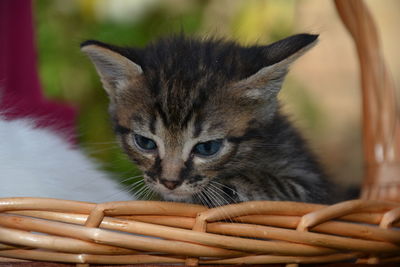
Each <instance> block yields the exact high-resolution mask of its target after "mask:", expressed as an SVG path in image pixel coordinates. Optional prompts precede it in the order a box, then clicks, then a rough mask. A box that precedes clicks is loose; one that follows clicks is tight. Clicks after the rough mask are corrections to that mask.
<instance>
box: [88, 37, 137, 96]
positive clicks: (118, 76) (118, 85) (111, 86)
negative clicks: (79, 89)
mask: <svg viewBox="0 0 400 267" xmlns="http://www.w3.org/2000/svg"><path fill="white" fill-rule="evenodd" d="M113 48H116V47H113V46H110V45H107V44H103V43H101V42H98V41H86V42H84V43H82V44H81V51H82V52H84V53H85V54H86V55H88V56H89V58H90V60H91V61H92V62H93V64H94V65H95V67H96V70H97V73H98V74H99V75H100V78H101V82H102V83H103V87H104V89H105V90H106V91H107V93H108V95H109V97H110V98H112V99H113V98H115V96H116V95H117V94H118V93H119V92H120V91H122V90H124V89H125V88H126V87H127V86H128V85H129V84H131V83H134V82H135V81H136V80H137V79H138V78H139V77H140V76H142V75H143V70H142V68H141V67H140V66H139V65H138V64H136V63H134V62H133V61H131V60H130V59H128V58H127V57H125V56H123V55H121V54H120V53H118V52H116V51H114V50H113Z"/></svg>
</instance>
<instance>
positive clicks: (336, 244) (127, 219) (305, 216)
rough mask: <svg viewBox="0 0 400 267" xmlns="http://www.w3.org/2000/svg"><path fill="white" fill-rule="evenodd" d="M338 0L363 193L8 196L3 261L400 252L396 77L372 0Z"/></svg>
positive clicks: (188, 260)
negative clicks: (197, 199) (350, 44)
mask: <svg viewBox="0 0 400 267" xmlns="http://www.w3.org/2000/svg"><path fill="white" fill-rule="evenodd" d="M335 4H336V7H337V9H338V12H339V14H340V16H341V17H342V20H343V21H344V23H345V25H346V26H347V28H348V29H349V31H350V33H351V34H352V36H353V38H354V39H355V43H356V45H357V51H358V54H359V58H360V66H361V74H362V75H361V80H362V89H363V114H364V116H363V118H364V119H363V136H364V154H365V162H366V179H365V182H364V185H363V196H362V197H363V200H352V201H348V202H343V203H339V204H335V205H332V206H324V205H316V204H307V203H298V202H269V201H257V202H246V203H240V204H233V205H227V206H223V207H217V208H213V209H208V208H206V207H203V206H198V205H190V204H182V203H169V202H154V201H130V202H109V203H102V204H94V203H85V202H75V201H68V200H58V199H43V198H7V199H0V257H2V258H0V264H1V262H9V263H10V262H12V261H21V260H30V261H31V260H35V261H42V262H45V261H47V262H63V263H76V264H77V265H80V266H87V265H88V264H140V263H141V264H144V263H146V264H148V263H162V264H186V265H193V266H195V265H198V264H208V265H210V264H268V263H283V264H297V263H328V262H343V261H345V262H357V263H385V262H400V230H399V227H400V123H399V118H398V117H396V116H397V115H398V113H397V107H396V102H395V97H394V92H395V91H394V86H393V83H392V82H391V80H390V77H389V75H388V72H387V70H386V68H385V64H384V61H383V58H382V56H381V52H380V51H381V49H380V46H379V42H378V35H377V31H376V29H375V27H374V23H373V21H372V18H371V16H370V14H369V12H368V10H367V8H366V7H365V5H363V3H362V1H361V0H335ZM378 146H379V147H380V151H381V152H382V153H381V154H380V155H379V157H378V155H376V154H375V153H376V152H375V151H376V147H378ZM371 199H374V200H371ZM384 200H386V201H384ZM388 200H389V201H397V202H389V201H388Z"/></svg>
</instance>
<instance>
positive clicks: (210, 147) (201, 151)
mask: <svg viewBox="0 0 400 267" xmlns="http://www.w3.org/2000/svg"><path fill="white" fill-rule="evenodd" d="M221 147H222V139H218V140H211V141H208V142H204V143H198V144H197V145H195V146H194V148H193V153H194V154H196V155H199V156H203V157H208V156H212V155H214V154H216V153H217V152H218V151H219V150H220V149H221Z"/></svg>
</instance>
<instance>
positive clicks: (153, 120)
mask: <svg viewBox="0 0 400 267" xmlns="http://www.w3.org/2000/svg"><path fill="white" fill-rule="evenodd" d="M156 120H157V117H156V115H155V114H154V113H153V114H152V115H151V119H150V124H149V129H150V132H151V133H152V134H154V135H156Z"/></svg>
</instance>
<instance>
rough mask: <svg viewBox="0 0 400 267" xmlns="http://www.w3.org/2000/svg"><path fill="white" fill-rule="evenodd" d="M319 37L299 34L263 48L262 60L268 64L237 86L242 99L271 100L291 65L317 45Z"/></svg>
mask: <svg viewBox="0 0 400 267" xmlns="http://www.w3.org/2000/svg"><path fill="white" fill-rule="evenodd" d="M317 38H318V35H311V34H298V35H293V36H290V37H288V38H286V39H283V40H280V41H278V42H275V43H273V44H270V45H268V46H265V47H262V48H261V54H262V55H261V56H260V57H261V59H260V60H265V61H266V63H267V64H268V65H267V66H266V67H263V68H261V69H260V70H259V71H258V72H256V73H255V74H253V75H251V76H250V77H247V78H245V79H243V80H241V81H239V82H237V83H236V84H235V88H237V89H238V90H239V92H240V93H239V94H240V95H241V97H245V98H247V99H253V100H269V99H271V98H272V97H274V96H276V95H277V94H278V92H279V90H280V88H281V85H282V82H283V79H284V77H285V75H286V73H287V71H288V68H289V65H290V64H291V63H292V62H293V61H295V60H296V59H297V58H299V57H300V56H301V55H303V54H304V53H305V52H306V51H307V50H309V49H310V48H311V47H313V46H314V45H315V44H316V43H317Z"/></svg>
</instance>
